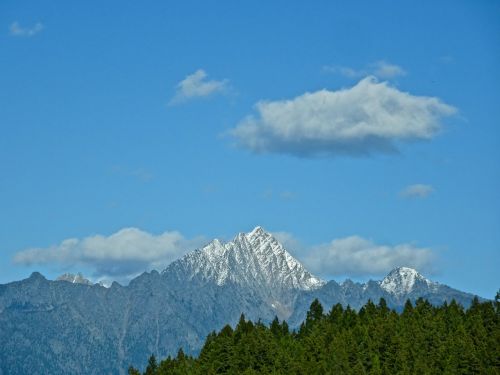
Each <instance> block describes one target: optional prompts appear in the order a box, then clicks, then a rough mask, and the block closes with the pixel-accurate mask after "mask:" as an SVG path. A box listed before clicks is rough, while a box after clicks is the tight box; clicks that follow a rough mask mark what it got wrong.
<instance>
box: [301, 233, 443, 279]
mask: <svg viewBox="0 0 500 375" xmlns="http://www.w3.org/2000/svg"><path fill="white" fill-rule="evenodd" d="M434 259H435V256H434V253H433V251H432V250H431V249H428V248H419V247H416V246H414V245H412V244H399V245H394V246H391V245H379V244H375V243H374V242H372V241H370V240H367V239H364V238H362V237H360V236H350V237H346V238H340V239H335V240H333V241H332V242H330V243H328V244H323V245H319V246H315V247H313V248H312V249H311V251H310V253H309V254H308V255H307V256H306V257H305V258H304V263H305V264H306V265H307V266H308V267H309V268H310V270H311V271H313V272H316V273H318V274H321V275H329V276H335V275H337V276H340V275H350V276H368V275H384V274H386V273H388V272H389V271H391V270H392V269H394V268H396V267H400V266H408V267H412V268H415V269H417V270H419V271H424V272H425V271H428V270H430V269H431V268H432V263H433V261H434Z"/></svg>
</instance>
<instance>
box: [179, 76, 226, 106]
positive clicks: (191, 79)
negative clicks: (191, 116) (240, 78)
mask: <svg viewBox="0 0 500 375" xmlns="http://www.w3.org/2000/svg"><path fill="white" fill-rule="evenodd" d="M207 77H208V75H207V73H206V72H205V71H204V70H203V69H198V70H197V71H196V72H194V73H193V74H190V75H188V76H187V77H186V78H184V79H183V80H182V81H180V82H179V83H178V84H177V86H176V92H175V95H174V97H173V98H172V99H171V100H170V102H169V105H176V104H180V103H183V102H185V101H187V100H190V99H195V98H202V97H207V96H211V95H214V94H217V93H223V92H225V91H226V90H227V89H228V85H229V81H228V80H226V79H224V80H220V81H217V80H208V79H207Z"/></svg>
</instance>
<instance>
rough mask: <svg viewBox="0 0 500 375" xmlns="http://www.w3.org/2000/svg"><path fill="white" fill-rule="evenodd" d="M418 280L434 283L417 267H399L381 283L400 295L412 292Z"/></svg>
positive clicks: (428, 284) (381, 285) (384, 287)
mask: <svg viewBox="0 0 500 375" xmlns="http://www.w3.org/2000/svg"><path fill="white" fill-rule="evenodd" d="M417 282H423V283H425V284H427V286H431V285H432V284H433V283H432V282H431V281H430V280H428V279H426V278H425V277H423V276H422V275H421V274H420V273H418V272H417V271H416V270H415V269H413V268H409V267H399V268H396V269H394V270H392V271H391V272H390V273H389V274H388V275H387V276H386V277H385V278H384V279H383V280H382V281H380V284H379V285H380V287H381V288H382V289H384V290H385V291H387V292H388V293H391V294H394V295H396V296H400V295H404V294H408V293H410V292H411V291H412V290H413V288H414V286H415V284H416V283H417Z"/></svg>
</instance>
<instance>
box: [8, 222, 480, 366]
mask: <svg viewBox="0 0 500 375" xmlns="http://www.w3.org/2000/svg"><path fill="white" fill-rule="evenodd" d="M58 279H59V280H57V281H49V280H46V279H45V278H44V277H43V276H42V275H40V274H39V273H33V274H32V275H31V276H30V277H29V278H28V279H25V280H22V281H17V282H13V283H9V284H4V285H0V328H1V329H0V347H1V348H2V350H0V375H2V374H26V373H30V374H48V373H50V374H67V373H72V374H125V373H126V369H127V367H128V366H129V365H131V364H133V365H134V366H136V367H143V366H144V365H145V363H144V362H145V360H147V358H148V356H149V355H150V354H152V353H153V354H155V355H156V356H157V357H165V356H167V355H168V354H175V353H176V352H177V349H178V348H179V347H182V348H183V349H184V350H185V351H186V352H188V353H196V352H197V351H198V350H199V349H200V347H201V345H202V343H203V342H204V340H205V337H206V336H207V334H208V333H210V332H211V331H212V330H216V329H220V328H221V327H222V326H223V325H225V324H227V323H229V324H235V323H236V322H237V320H238V318H239V316H240V314H241V313H244V314H245V315H246V317H247V318H248V319H251V320H258V319H262V320H263V321H266V322H267V321H271V320H272V319H273V318H274V316H278V317H280V318H281V319H287V320H288V321H289V322H290V325H291V326H292V327H296V326H297V325H298V324H300V322H301V321H302V320H303V318H304V316H305V313H306V311H307V310H308V308H309V305H310V303H311V302H312V301H313V300H314V299H315V298H318V299H319V300H320V301H321V302H322V304H323V306H324V307H325V308H326V309H329V308H331V306H332V305H333V304H336V303H341V304H343V305H350V306H351V307H354V308H359V307H361V306H362V305H363V304H364V303H365V302H366V301H367V300H368V299H371V300H373V301H376V302H377V301H378V300H379V299H380V298H381V297H383V298H385V299H386V301H387V303H388V305H389V306H391V307H393V308H396V309H401V308H402V306H403V305H404V303H405V301H406V300H407V299H410V300H412V301H414V300H416V299H417V298H419V297H423V298H427V299H428V300H429V301H430V302H431V303H433V304H441V303H443V302H444V301H451V300H452V299H455V300H457V301H458V302H460V303H461V304H463V305H465V306H467V305H468V304H470V302H471V300H472V298H473V295H471V294H467V293H463V292H460V291H458V290H455V289H452V288H450V287H447V286H445V285H441V284H438V283H435V282H432V281H430V280H427V279H425V278H424V277H423V276H422V275H420V274H419V273H418V272H417V271H415V270H413V269H410V268H405V267H401V268H398V269H395V270H393V271H391V273H389V275H387V276H386V277H385V278H384V279H383V280H381V281H368V282H367V283H364V284H361V283H354V282H352V281H350V280H346V281H345V282H343V283H341V284H339V283H337V282H335V281H329V282H325V281H322V280H321V279H319V278H317V277H315V276H314V275H312V274H311V273H310V272H308V271H307V270H306V269H305V268H304V267H303V266H302V265H301V264H300V262H298V261H297V260H296V259H295V258H293V257H292V256H291V255H290V254H289V253H288V252H287V251H286V250H285V248H284V247H283V246H282V245H281V244H280V243H279V242H278V241H277V240H276V239H275V238H274V237H273V236H272V235H271V234H270V233H267V232H266V231H265V230H263V229H262V228H261V227H257V228H255V229H254V230H253V231H251V232H249V233H246V234H245V233H240V234H238V235H237V236H236V237H235V238H234V239H233V240H232V241H229V242H222V241H220V240H214V241H212V242H211V243H209V244H208V245H206V246H205V247H203V248H201V249H199V250H196V251H194V252H192V253H189V254H187V255H186V256H184V257H183V258H181V259H179V260H177V261H175V262H173V263H171V264H170V265H169V266H168V267H167V268H166V269H165V270H164V271H162V272H161V274H160V273H158V272H156V271H152V272H150V273H144V274H142V275H140V276H138V277H137V278H135V279H134V280H132V281H131V282H130V284H129V285H128V286H126V287H124V286H121V285H119V284H117V283H113V284H112V285H111V286H110V287H109V288H104V287H103V286H101V285H98V284H95V285H91V283H90V282H89V281H88V280H86V279H85V278H84V277H83V276H82V275H69V274H66V275H63V276H62V277H60V278H58ZM63 281H64V282H63Z"/></svg>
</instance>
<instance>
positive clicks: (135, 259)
mask: <svg viewBox="0 0 500 375" xmlns="http://www.w3.org/2000/svg"><path fill="white" fill-rule="evenodd" d="M204 243H205V239H204V238H202V237H198V238H193V239H186V238H185V237H184V236H182V234H180V233H179V232H176V231H172V232H164V233H162V234H159V235H153V234H150V233H147V232H144V231H142V230H140V229H137V228H124V229H121V230H119V231H118V232H116V233H114V234H112V235H110V236H102V235H94V236H89V237H85V238H82V239H77V238H70V239H66V240H64V241H62V242H61V243H60V244H59V245H55V246H51V247H48V248H31V249H26V250H23V251H20V252H18V253H17V254H16V255H15V256H14V262H15V263H18V264H23V265H34V264H38V265H42V264H46V265H51V266H55V265H58V266H62V267H68V268H69V267H78V266H83V267H86V268H90V269H92V270H93V272H94V273H93V276H94V277H96V278H111V279H114V280H117V279H119V280H123V279H130V278H132V277H133V276H135V275H137V274H138V273H141V272H143V271H145V270H151V269H160V270H161V269H162V268H164V267H165V266H166V265H167V264H169V263H170V262H172V261H173V260H175V259H177V258H179V257H180V256H182V255H184V254H185V253H186V252H188V251H190V250H193V249H195V248H197V247H199V246H201V245H203V244H204Z"/></svg>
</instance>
